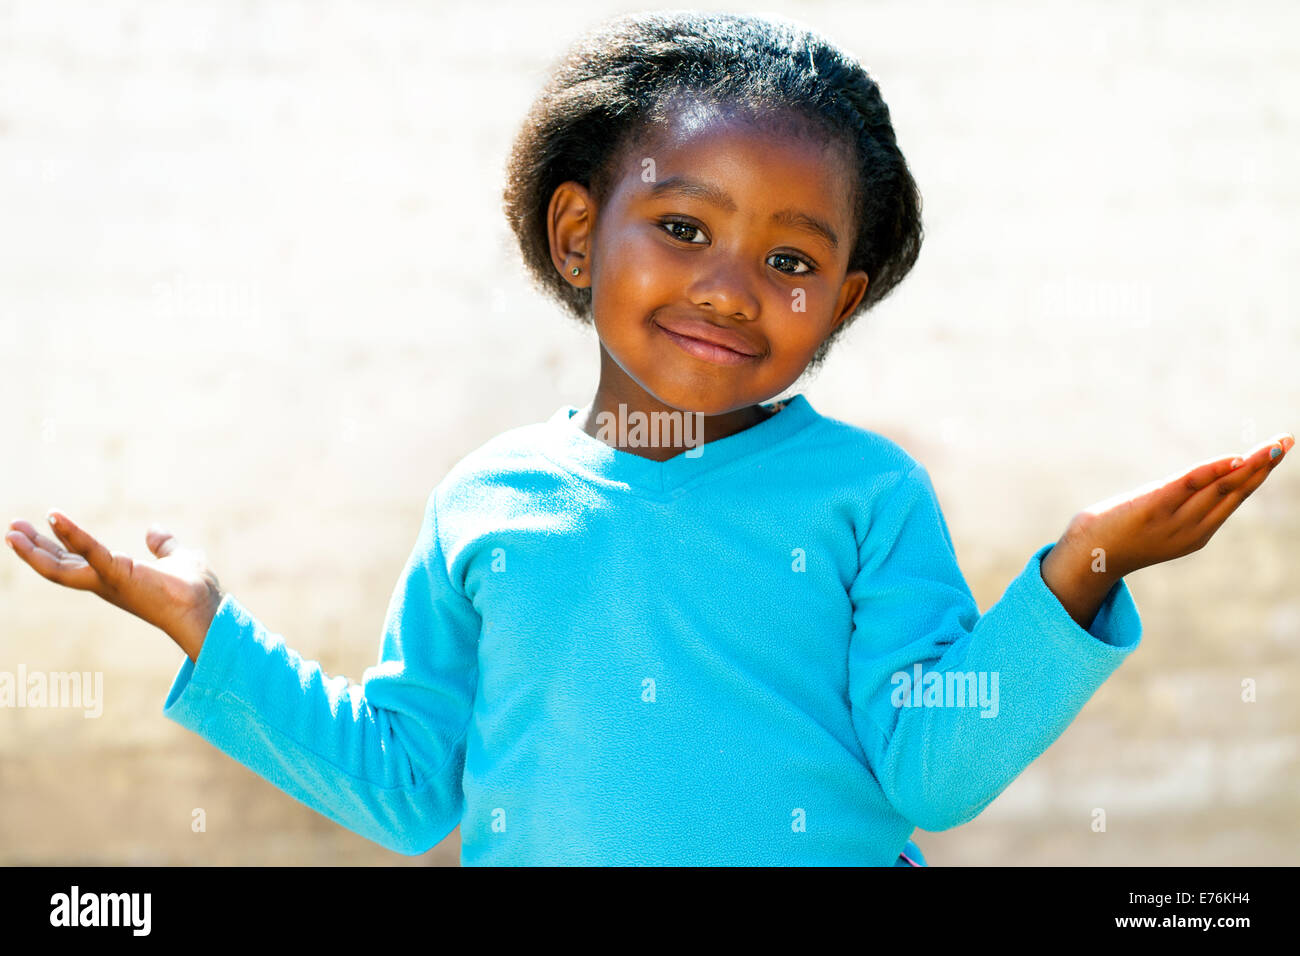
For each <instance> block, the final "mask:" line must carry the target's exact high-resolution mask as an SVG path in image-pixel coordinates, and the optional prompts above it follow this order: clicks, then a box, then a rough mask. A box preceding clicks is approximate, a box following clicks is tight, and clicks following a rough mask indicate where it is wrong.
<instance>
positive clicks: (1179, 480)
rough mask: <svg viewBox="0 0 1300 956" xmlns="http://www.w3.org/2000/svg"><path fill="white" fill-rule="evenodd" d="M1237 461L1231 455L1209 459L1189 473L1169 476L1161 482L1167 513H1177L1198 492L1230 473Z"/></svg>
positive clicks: (1193, 467) (1194, 466)
mask: <svg viewBox="0 0 1300 956" xmlns="http://www.w3.org/2000/svg"><path fill="white" fill-rule="evenodd" d="M1239 460H1240V459H1238V458H1237V457H1236V456H1233V455H1226V456H1224V457H1223V458H1211V459H1209V460H1207V461H1203V462H1201V463H1199V464H1196V465H1193V466H1192V468H1191V470H1190V471H1188V472H1186V473H1185V474H1183V475H1181V476H1180V475H1171V476H1170V477H1169V478H1168V479H1166V481H1165V482H1162V484H1164V485H1165V490H1164V491H1163V492H1162V495H1164V499H1165V500H1164V504H1165V506H1166V507H1167V508H1168V510H1169V513H1170V514H1173V513H1175V512H1177V511H1178V509H1179V508H1181V507H1182V506H1183V505H1184V504H1186V503H1187V502H1188V501H1190V500H1191V499H1192V497H1193V496H1194V495H1195V494H1196V493H1197V492H1198V491H1201V490H1202V489H1203V488H1205V487H1206V486H1207V485H1210V484H1213V483H1214V482H1216V481H1218V480H1219V479H1220V478H1223V477H1224V476H1225V475H1227V474H1229V473H1231V472H1232V470H1233V469H1234V468H1235V467H1236V465H1235V463H1236V462H1238V461H1239Z"/></svg>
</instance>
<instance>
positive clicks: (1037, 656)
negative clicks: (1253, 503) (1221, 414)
mask: <svg viewBox="0 0 1300 956" xmlns="http://www.w3.org/2000/svg"><path fill="white" fill-rule="evenodd" d="M1264 454H1267V450H1266V449H1265V451H1264ZM1223 463H1224V465H1227V464H1230V462H1229V461H1228V459H1224V460H1223ZM1250 465H1251V461H1249V460H1248V461H1247V463H1246V465H1245V466H1243V467H1246V468H1248V467H1249V466H1250ZM1201 467H1202V468H1205V467H1208V463H1207V465H1206V466H1201ZM1265 467H1267V466H1265ZM1251 475H1252V477H1247V478H1246V481H1245V482H1244V483H1243V484H1239V485H1237V486H1236V488H1238V489H1240V488H1249V487H1251V483H1252V482H1254V484H1256V485H1257V484H1258V481H1257V480H1256V476H1255V475H1256V473H1255V472H1253V471H1252V472H1251ZM1184 477H1185V478H1186V477H1195V478H1197V479H1199V478H1201V477H1203V475H1200V474H1199V473H1197V472H1196V471H1193V472H1191V473H1189V475H1188V476H1184ZM1258 480H1262V479H1258ZM1201 487H1202V488H1203V487H1204V486H1203V485H1202V486H1201ZM1211 493H1213V494H1216V495H1217V494H1218V492H1217V491H1214V490H1213V489H1211ZM1121 498H1124V496H1121ZM1226 498H1227V496H1221V497H1220V501H1222V500H1225V499H1226ZM1124 500H1129V501H1131V500H1140V496H1139V497H1138V498H1124ZM1162 500H1163V499H1162ZM1189 500H1191V501H1196V500H1197V499H1195V498H1191V499H1189ZM1214 507H1218V505H1215V506H1214ZM1225 507H1228V508H1229V509H1230V508H1231V507H1235V505H1227V506H1225ZM1141 513H1142V509H1141V508H1139V509H1138V510H1136V511H1135V510H1133V509H1132V508H1131V507H1128V506H1125V507H1122V508H1121V510H1120V511H1119V512H1118V513H1117V514H1116V515H1114V516H1111V517H1110V518H1105V517H1104V516H1105V515H1106V514H1107V509H1102V510H1100V511H1098V512H1097V514H1098V515H1099V516H1102V518H1101V520H1099V521H1097V522H1093V523H1091V524H1089V523H1088V522H1087V521H1081V522H1080V524H1088V526H1089V527H1090V528H1091V529H1092V530H1093V531H1096V530H1097V529H1099V528H1106V529H1109V534H1111V535H1114V534H1116V533H1117V532H1118V531H1120V530H1123V531H1124V532H1125V533H1127V534H1129V535H1131V536H1132V540H1130V541H1129V542H1128V543H1127V544H1125V543H1122V539H1121V538H1117V537H1109V536H1108V537H1105V538H1097V539H1092V540H1097V541H1105V542H1107V543H1109V544H1110V546H1111V549H1112V550H1111V552H1109V553H1110V554H1113V555H1114V557H1115V558H1116V559H1117V560H1116V561H1115V562H1114V563H1113V564H1111V563H1110V561H1109V560H1108V566H1109V567H1111V568H1112V574H1111V575H1110V577H1109V578H1108V579H1100V583H1099V584H1098V585H1097V587H1098V590H1100V587H1101V585H1104V588H1105V589H1104V591H1101V593H1100V594H1099V595H1098V593H1097V591H1089V590H1088V588H1090V587H1092V586H1093V585H1092V584H1091V582H1089V583H1088V584H1086V585H1084V586H1083V590H1081V591H1080V592H1078V593H1071V592H1070V591H1069V589H1068V588H1063V591H1064V592H1065V595H1064V596H1065V600H1066V601H1071V602H1072V603H1074V604H1075V606H1074V608H1073V609H1072V610H1071V609H1067V607H1066V606H1065V604H1064V603H1063V601H1062V600H1061V598H1058V596H1057V594H1056V593H1055V592H1054V591H1053V589H1052V588H1051V587H1049V584H1048V581H1047V580H1046V579H1047V578H1048V577H1054V574H1053V572H1052V571H1051V570H1050V566H1049V565H1048V557H1049V556H1050V554H1051V553H1052V552H1053V551H1054V550H1055V548H1056V547H1060V546H1061V544H1059V543H1058V544H1055V545H1050V544H1049V545H1044V546H1043V547H1041V548H1039V549H1038V551H1037V552H1035V554H1034V555H1033V556H1032V557H1031V558H1030V559H1029V562H1028V564H1027V565H1026V567H1025V569H1024V570H1023V571H1022V572H1021V573H1020V574H1019V575H1018V576H1017V577H1016V578H1015V579H1014V580H1013V581H1012V582H1011V584H1010V585H1009V586H1008V587H1007V589H1006V592H1005V593H1004V594H1003V595H1002V597H1001V598H1000V599H999V600H998V602H997V603H995V604H994V605H993V606H992V607H990V608H989V609H988V611H986V612H985V613H984V614H983V615H981V614H980V613H979V609H978V607H977V606H976V604H975V600H974V597H973V596H972V594H971V592H970V589H969V587H968V586H967V584H966V581H965V579H964V577H963V576H962V573H961V570H960V568H959V567H958V565H957V560H956V555H955V552H954V550H953V545H952V538H951V536H950V535H949V531H948V527H947V524H946V522H945V521H944V518H943V514H942V511H941V510H940V508H939V503H938V501H937V499H936V497H935V494H934V488H933V485H932V484H931V482H930V477H929V475H928V473H927V472H926V470H925V468H924V467H923V466H921V465H919V464H918V465H915V467H913V468H912V469H911V471H910V472H908V473H907V474H906V475H904V476H903V477H902V479H901V480H900V481H899V482H898V483H897V484H896V485H895V486H894V487H893V489H892V490H891V491H890V492H889V493H887V494H886V495H885V496H884V497H883V498H882V499H881V500H880V501H878V502H877V503H875V505H874V506H873V514H872V518H871V522H870V528H871V530H870V532H869V533H868V534H867V537H866V538H865V539H864V540H863V541H862V543H861V545H860V554H859V572H858V575H857V577H856V578H855V579H854V582H853V584H852V586H851V588H850V597H851V599H852V602H853V622H854V627H853V634H852V637H851V640H850V645H849V661H848V664H849V698H850V704H851V711H852V719H853V723H854V728H855V729H856V731H857V734H858V739H859V742H860V743H861V744H862V747H863V752H864V754H865V756H866V759H867V762H868V764H869V766H870V768H871V769H872V772H873V774H874V776H875V777H876V779H877V780H878V781H879V782H880V785H881V787H882V789H883V790H884V792H885V794H886V796H887V798H888V799H889V801H890V803H891V804H893V806H894V807H895V808H896V809H897V810H898V811H899V812H900V813H901V814H902V815H903V816H905V817H907V818H908V819H909V820H911V821H912V822H914V823H915V824H916V825H917V826H920V827H922V828H923V829H926V830H931V831H937V830H946V829H949V828H951V827H954V826H957V825H959V824H962V823H965V822H967V821H969V820H971V819H973V818H974V817H975V816H977V815H978V814H979V813H980V811H982V810H983V809H984V808H985V807H986V806H987V805H988V804H989V803H991V802H992V801H993V800H994V798H996V797H997V796H998V794H1000V793H1001V792H1002V791H1003V790H1004V789H1006V787H1007V786H1008V785H1009V784H1010V783H1011V781H1012V780H1014V779H1015V778H1016V777H1017V776H1019V775H1020V773H1021V772H1022V771H1023V770H1024V769H1025V767H1027V766H1028V765H1029V764H1030V763H1031V762H1033V761H1034V760H1035V759H1037V757H1038V756H1039V755H1040V754H1042V752H1043V751H1044V750H1046V749H1047V748H1048V746H1050V745H1051V743H1052V741H1054V740H1055V739H1056V738H1057V737H1059V736H1060V734H1061V733H1062V732H1063V731H1064V730H1065V728H1066V727H1067V726H1069V723H1070V721H1072V720H1073V719H1074V717H1075V716H1076V715H1077V714H1078V712H1079V711H1080V709H1082V707H1083V705H1084V704H1085V703H1086V702H1087V701H1088V699H1089V698H1091V697H1092V695H1093V694H1094V693H1095V692H1096V690H1097V688H1098V687H1100V686H1101V684H1102V683H1103V682H1104V681H1105V680H1106V678H1107V677H1109V676H1110V674H1111V673H1113V672H1114V670H1115V668H1116V667H1118V666H1119V664H1120V663H1121V662H1122V661H1123V660H1124V659H1125V658H1126V657H1127V656H1128V655H1129V654H1130V653H1132V651H1133V650H1134V649H1135V648H1136V647H1137V645H1138V643H1139V641H1140V639H1141V634H1142V625H1141V620H1140V618H1139V616H1138V611H1137V606H1136V604H1135V603H1134V601H1133V597H1132V595H1131V593H1130V592H1129V590H1128V585H1127V584H1126V583H1125V582H1124V580H1123V574H1125V573H1127V572H1128V571H1129V570H1132V569H1133V568H1134V567H1139V566H1144V565H1143V564H1141V563H1138V564H1134V563H1133V562H1134V561H1135V560H1138V559H1139V558H1140V557H1141V556H1144V555H1145V556H1147V557H1150V556H1152V555H1158V554H1161V553H1166V554H1167V556H1166V557H1164V558H1161V559H1160V560H1169V558H1170V557H1173V556H1174V555H1173V554H1172V553H1169V552H1166V551H1164V550H1162V549H1164V548H1172V549H1174V550H1178V549H1183V548H1186V549H1187V550H1195V547H1189V545H1195V544H1196V541H1198V540H1200V539H1199V538H1197V537H1186V536H1179V535H1177V534H1174V535H1166V534H1165V533H1166V531H1168V526H1167V525H1166V524H1165V523H1163V522H1152V523H1151V524H1149V525H1147V529H1148V530H1147V532H1146V533H1144V532H1142V531H1140V530H1135V528H1134V527H1133V526H1132V523H1133V522H1135V521H1140V519H1139V518H1138V517H1136V516H1139V515H1140V514H1141ZM1209 513H1210V514H1212V515H1213V516H1214V517H1215V518H1217V519H1218V520H1219V523H1222V519H1223V518H1225V517H1226V515H1222V514H1220V513H1218V512H1215V511H1214V510H1213V507H1212V508H1211V509H1210V512H1209ZM1212 520H1213V519H1212ZM1073 524H1074V522H1072V525H1073ZM1197 526H1199V522H1197ZM1076 530H1077V529H1076ZM1153 536H1159V541H1156V539H1155V538H1153ZM1080 540H1082V541H1083V543H1084V544H1090V543H1091V541H1090V540H1085V539H1076V538H1070V550H1069V553H1068V554H1067V555H1066V558H1067V560H1066V561H1065V562H1062V563H1060V564H1059V565H1057V568H1058V570H1059V569H1067V570H1068V569H1070V568H1077V560H1076V559H1077V557H1078V556H1079V555H1082V554H1088V553H1089V552H1088V551H1085V550H1082V549H1081V548H1082V546H1081V545H1079V544H1076V543H1075V542H1077V541H1080ZM1160 541H1162V542H1163V543H1160ZM1100 546H1104V545H1100ZM1183 553H1186V550H1184V551H1183ZM1090 560H1091V558H1090ZM1147 563H1151V562H1149V561H1148V562H1147ZM1076 598H1077V599H1078V600H1076ZM1084 621H1087V622H1088V626H1087V627H1086V628H1085V627H1084V626H1083V622H1084Z"/></svg>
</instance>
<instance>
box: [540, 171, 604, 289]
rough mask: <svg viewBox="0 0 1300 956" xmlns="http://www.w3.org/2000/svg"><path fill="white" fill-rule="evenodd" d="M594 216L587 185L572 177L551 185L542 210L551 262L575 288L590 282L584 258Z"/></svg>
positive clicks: (587, 254) (594, 211)
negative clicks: (548, 200)
mask: <svg viewBox="0 0 1300 956" xmlns="http://www.w3.org/2000/svg"><path fill="white" fill-rule="evenodd" d="M595 220H596V206H595V202H594V201H593V200H592V197H591V193H590V192H589V191H588V190H587V187H585V186H583V185H582V183H579V182H574V181H572V180H570V181H567V182H563V183H560V185H558V186H556V187H555V192H553V193H552V194H551V204H550V206H549V207H548V209H547V213H546V232H547V237H548V238H549V240H550V246H551V262H553V263H554V264H555V268H556V269H558V270H559V272H560V275H562V276H564V280H565V281H566V282H568V283H570V284H571V285H575V286H578V287H579V288H582V287H585V286H587V285H590V282H591V277H590V270H589V269H588V268H587V261H588V256H589V254H590V248H591V230H592V226H593V225H594V224H595ZM575 268H576V269H577V270H578V274H577V275H574V274H573V270H574V269H575Z"/></svg>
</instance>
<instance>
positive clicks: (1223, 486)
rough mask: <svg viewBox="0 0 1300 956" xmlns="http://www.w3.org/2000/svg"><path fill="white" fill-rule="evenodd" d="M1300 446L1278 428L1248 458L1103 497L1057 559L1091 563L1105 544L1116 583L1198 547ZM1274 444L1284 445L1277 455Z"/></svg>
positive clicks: (1082, 515)
mask: <svg viewBox="0 0 1300 956" xmlns="http://www.w3.org/2000/svg"><path fill="white" fill-rule="evenodd" d="M1294 445H1295V438H1294V437H1293V436H1291V435H1290V434H1286V433H1280V434H1278V435H1276V436H1274V437H1273V438H1272V439H1271V440H1269V441H1266V442H1263V443H1261V444H1259V445H1257V446H1256V447H1255V448H1254V449H1252V450H1251V451H1250V452H1249V453H1247V455H1246V456H1245V457H1244V459H1243V458H1241V457H1236V456H1228V457H1226V458H1216V459H1212V460H1210V461H1205V462H1202V463H1200V464H1198V465H1196V466H1194V467H1193V468H1192V469H1191V470H1190V471H1187V472H1184V473H1181V474H1177V473H1176V474H1174V475H1170V476H1168V477H1166V478H1163V479H1159V480H1157V481H1153V482H1151V483H1149V484H1146V485H1143V486H1142V487H1140V488H1137V489H1135V490H1133V491H1129V492H1126V493H1124V494H1119V495H1115V496H1114V497H1111V498H1107V499H1106V500H1104V501H1099V502H1097V503H1096V504H1094V505H1092V506H1090V507H1088V508H1085V509H1084V510H1083V511H1080V512H1079V513H1078V514H1076V515H1075V516H1074V517H1073V518H1072V519H1071V521H1070V524H1069V526H1068V527H1067V528H1066V531H1065V534H1064V535H1062V537H1061V542H1060V545H1058V547H1063V548H1064V550H1063V552H1062V555H1061V556H1060V558H1058V560H1063V559H1064V558H1065V557H1066V554H1073V555H1076V556H1077V557H1078V558H1079V559H1081V560H1083V561H1084V562H1085V564H1084V565H1083V566H1085V567H1086V566H1088V565H1087V562H1089V561H1091V560H1092V557H1090V556H1091V555H1093V554H1094V553H1095V549H1098V548H1100V549H1101V550H1102V555H1103V556H1104V560H1105V572H1104V574H1105V577H1106V578H1107V579H1108V580H1111V581H1113V580H1115V579H1117V578H1120V577H1123V576H1124V575H1126V574H1128V573H1130V572H1132V571H1136V570H1138V569H1139V568H1145V567H1150V566H1151V565H1153V564H1160V563H1161V562H1163V561H1172V560H1173V559H1174V558H1181V557H1183V556H1184V555H1187V554H1191V553H1192V552H1193V551H1199V550H1200V549H1201V548H1203V547H1205V545H1206V544H1207V543H1208V542H1209V540H1210V538H1211V537H1213V536H1214V533H1215V532H1216V531H1218V530H1219V528H1220V527H1221V526H1222V525H1223V523H1224V522H1225V521H1227V520H1228V515H1230V514H1232V513H1233V512H1234V511H1236V510H1237V508H1238V506H1239V505H1240V504H1241V503H1242V502H1243V501H1245V500H1246V498H1248V497H1249V496H1250V494H1251V492H1253V491H1254V490H1255V489H1256V488H1258V487H1259V486H1260V485H1261V484H1263V483H1264V479H1265V478H1267V477H1268V476H1269V473H1270V472H1272V470H1273V469H1274V468H1276V467H1277V466H1278V465H1279V464H1281V462H1282V459H1283V458H1285V457H1286V452H1288V451H1290V450H1291V448H1292V447H1293V446H1294ZM1274 449H1278V450H1279V453H1278V454H1276V456H1274V455H1273V454H1272V452H1273V450H1274ZM1053 550H1054V551H1055V550H1057V549H1055V548H1054V549H1053ZM1050 556H1051V555H1050V553H1049V557H1050ZM1076 566H1077V565H1076Z"/></svg>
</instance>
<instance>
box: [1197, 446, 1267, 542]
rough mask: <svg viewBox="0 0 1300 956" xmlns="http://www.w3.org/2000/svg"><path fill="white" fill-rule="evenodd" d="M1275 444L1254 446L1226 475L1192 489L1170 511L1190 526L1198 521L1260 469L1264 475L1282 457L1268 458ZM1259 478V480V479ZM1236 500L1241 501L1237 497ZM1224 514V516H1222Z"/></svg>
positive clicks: (1252, 478) (1250, 479) (1199, 522)
mask: <svg viewBox="0 0 1300 956" xmlns="http://www.w3.org/2000/svg"><path fill="white" fill-rule="evenodd" d="M1278 447H1279V445H1278V444H1277V443H1273V444H1269V443H1268V442H1264V443H1263V444H1261V445H1257V446H1256V447H1255V449H1254V450H1253V451H1252V452H1251V453H1249V454H1248V455H1247V457H1246V458H1244V459H1241V464H1239V465H1238V466H1237V467H1236V468H1234V469H1233V470H1232V471H1230V472H1229V473H1228V474H1226V475H1224V476H1223V477H1221V478H1218V479H1216V480H1214V481H1211V482H1210V483H1209V484H1207V485H1206V486H1205V487H1204V488H1202V489H1201V490H1200V491H1198V492H1196V494H1194V495H1193V496H1192V497H1191V498H1188V499H1187V500H1186V501H1185V502H1183V504H1182V505H1181V506H1180V507H1179V508H1177V509H1176V510H1175V512H1174V515H1175V517H1177V518H1179V519H1180V520H1182V521H1185V522H1187V523H1188V524H1192V525H1199V524H1201V523H1202V522H1203V521H1204V520H1205V518H1206V516H1207V515H1209V514H1210V513H1211V512H1213V511H1214V510H1215V509H1216V508H1218V507H1219V506H1220V505H1221V504H1222V503H1223V501H1224V499H1226V498H1228V497H1229V496H1230V495H1232V494H1234V493H1236V492H1237V491H1239V490H1240V489H1241V488H1242V487H1243V486H1244V485H1246V484H1247V483H1248V482H1250V481H1252V480H1254V478H1255V477H1256V475H1257V474H1258V473H1260V472H1263V473H1264V474H1267V473H1268V471H1269V470H1271V468H1272V467H1273V466H1275V465H1276V464H1277V463H1278V462H1279V461H1281V460H1282V458H1283V457H1284V456H1283V455H1279V456H1278V457H1277V458H1270V457H1269V450H1270V449H1271V448H1278ZM1261 480H1262V479H1261ZM1236 500H1237V503H1238V504H1240V503H1241V498H1240V497H1238V498H1237V499H1236ZM1225 517H1226V515H1225Z"/></svg>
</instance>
